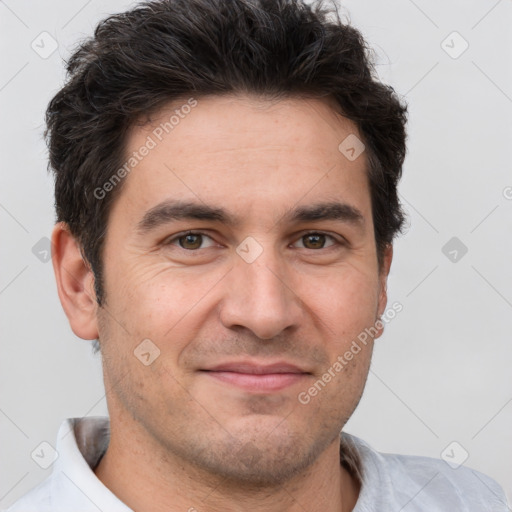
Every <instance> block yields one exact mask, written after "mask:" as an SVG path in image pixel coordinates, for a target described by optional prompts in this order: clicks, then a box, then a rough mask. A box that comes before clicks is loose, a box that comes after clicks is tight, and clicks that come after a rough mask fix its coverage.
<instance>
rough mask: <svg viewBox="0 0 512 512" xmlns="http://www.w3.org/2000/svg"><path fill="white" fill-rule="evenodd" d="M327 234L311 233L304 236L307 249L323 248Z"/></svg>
mask: <svg viewBox="0 0 512 512" xmlns="http://www.w3.org/2000/svg"><path fill="white" fill-rule="evenodd" d="M325 239H326V236H325V235H323V234H322V233H310V234H308V235H304V236H303V237H302V240H303V244H304V247H306V249H323V247H324V245H325Z"/></svg>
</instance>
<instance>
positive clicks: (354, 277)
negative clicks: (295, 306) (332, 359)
mask: <svg viewBox="0 0 512 512" xmlns="http://www.w3.org/2000/svg"><path fill="white" fill-rule="evenodd" d="M309 284H311V283H309ZM378 286H379V285H378V279H377V276H376V275H373V274H372V273H371V272H369V271H364V270H362V269H356V268H353V267H352V268H343V269H339V271H334V272H330V273H329V275H326V276H325V277H324V278H323V279H321V280H316V282H315V285H314V286H310V287H309V288H308V289H309V290H310V291H309V292H304V293H305V296H306V297H307V301H305V302H306V303H307V304H308V307H309V308H311V310H312V311H314V312H315V314H316V315H317V316H318V318H319V319H320V320H321V321H322V323H323V324H324V328H326V329H328V331H329V332H330V334H331V335H332V336H335V337H337V338H339V339H340V341H341V340H346V338H347V336H354V335H355V336H357V334H358V333H359V332H360V331H361V330H363V329H364V328H365V327H368V326H369V325H372V324H373V323H374V322H375V320H376V312H377V307H378V292H379V288H378Z"/></svg>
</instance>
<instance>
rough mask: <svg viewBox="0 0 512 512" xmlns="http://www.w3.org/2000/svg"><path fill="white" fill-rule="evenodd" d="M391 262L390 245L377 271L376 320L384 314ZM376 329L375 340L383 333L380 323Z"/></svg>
mask: <svg viewBox="0 0 512 512" xmlns="http://www.w3.org/2000/svg"><path fill="white" fill-rule="evenodd" d="M392 260H393V246H392V245H391V244H389V245H387V246H386V248H385V249H384V254H383V259H382V266H381V268H380V269H379V300H378V308H377V319H376V320H379V319H380V317H381V316H382V315H383V314H384V311H385V310H386V305H387V303H388V293H387V286H388V275H389V269H390V268H391V261H392ZM376 328H377V329H378V331H379V332H378V334H377V335H376V336H375V338H378V337H379V336H381V335H382V333H383V332H384V326H383V325H382V321H379V322H378V323H377V322H376Z"/></svg>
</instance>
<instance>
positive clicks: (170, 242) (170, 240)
mask: <svg viewBox="0 0 512 512" xmlns="http://www.w3.org/2000/svg"><path fill="white" fill-rule="evenodd" d="M188 235H201V236H203V237H207V238H209V239H211V240H213V239H212V237H211V236H209V235H207V234H206V233H203V232H202V231H194V230H189V231H184V232H182V233H178V234H176V235H174V236H172V237H171V238H167V239H166V241H165V242H164V245H174V244H173V242H177V241H178V240H179V239H180V238H184V237H186V236H188ZM308 235H323V236H325V237H327V238H330V239H331V240H332V241H333V242H334V244H332V245H329V246H327V247H321V248H320V249H310V250H311V251H320V250H326V249H330V248H331V247H334V246H335V245H339V246H344V245H346V243H345V242H344V241H342V240H339V239H337V238H336V237H335V236H334V235H331V234H329V233H326V232H324V231H308V232H306V233H303V234H302V235H301V236H300V237H299V238H297V240H300V239H302V238H304V237H306V236H308ZM176 247H178V249H181V250H183V251H187V252H190V253H193V252H198V251H199V250H200V248H199V249H185V248H184V247H180V246H179V245H177V246H176ZM300 249H307V247H300Z"/></svg>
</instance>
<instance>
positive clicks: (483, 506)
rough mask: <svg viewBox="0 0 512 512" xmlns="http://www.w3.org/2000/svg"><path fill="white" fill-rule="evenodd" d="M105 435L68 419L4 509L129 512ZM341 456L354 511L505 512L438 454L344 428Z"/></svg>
mask: <svg viewBox="0 0 512 512" xmlns="http://www.w3.org/2000/svg"><path fill="white" fill-rule="evenodd" d="M109 438H110V430H109V419H108V418H107V417H88V418H73V419H68V420H66V421H64V422H63V423H62V425H61V427H60V430H59V434H58V440H57V445H56V450H57V453H58V457H57V459H56V460H55V462H54V463H53V468H52V473H51V474H50V476H48V478H47V479H46V480H44V481H43V482H42V483H40V484H39V485H38V486H37V487H35V488H34V489H32V490H31V491H29V492H28V493H27V494H25V495H24V496H23V497H22V498H20V499H19V500H18V501H17V502H16V503H14V504H13V505H12V506H11V507H10V508H9V509H7V512H98V510H101V511H103V512H133V511H132V509H130V508H128V507H127V506H126V505H125V504H124V503H122V502H121V501H120V500H119V499H118V498H117V497H116V496H115V495H114V494H113V493H112V492H111V491H110V490H109V489H108V488H107V487H105V486H104V485H103V483H102V482H101V481H100V480H99V479H98V478H97V477H96V475H95V474H94V471H93V469H94V468H95V467H96V465H97V464H98V462H99V460H100V459H101V457H102V455H103V453H104V452H105V450H106V449H107V446H108V442H109ZM340 455H341V456H340V460H341V463H343V464H344V465H345V466H346V467H348V468H349V469H350V471H352V472H353V474H355V475H356V477H357V478H358V479H359V480H360V482H361V490H360V493H359V498H358V500H357V504H356V506H355V508H354V509H353V512H398V511H401V512H419V511H421V512H438V511H445V512H508V511H509V510H510V509H509V507H508V505H507V500H506V498H505V494H504V492H503V490H502V489H501V487H500V486H499V485H498V484H497V483H496V482H495V481H494V480H493V479H491V478H489V477H488V476H486V475H484V474H482V473H480V472H478V471H474V470H472V469H470V468H467V467H464V466H460V467H458V468H457V469H454V468H452V467H450V466H449V465H448V464H447V463H446V462H445V461H443V460H441V459H432V458H428V457H419V456H411V455H394V454H388V453H379V452H377V451H375V450H373V449H372V448H371V447H370V446H369V445H368V444H367V443H366V442H364V441H363V440H361V439H359V438H358V437H356V436H353V435H350V434H347V433H345V432H342V434H341V436H340Z"/></svg>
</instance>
